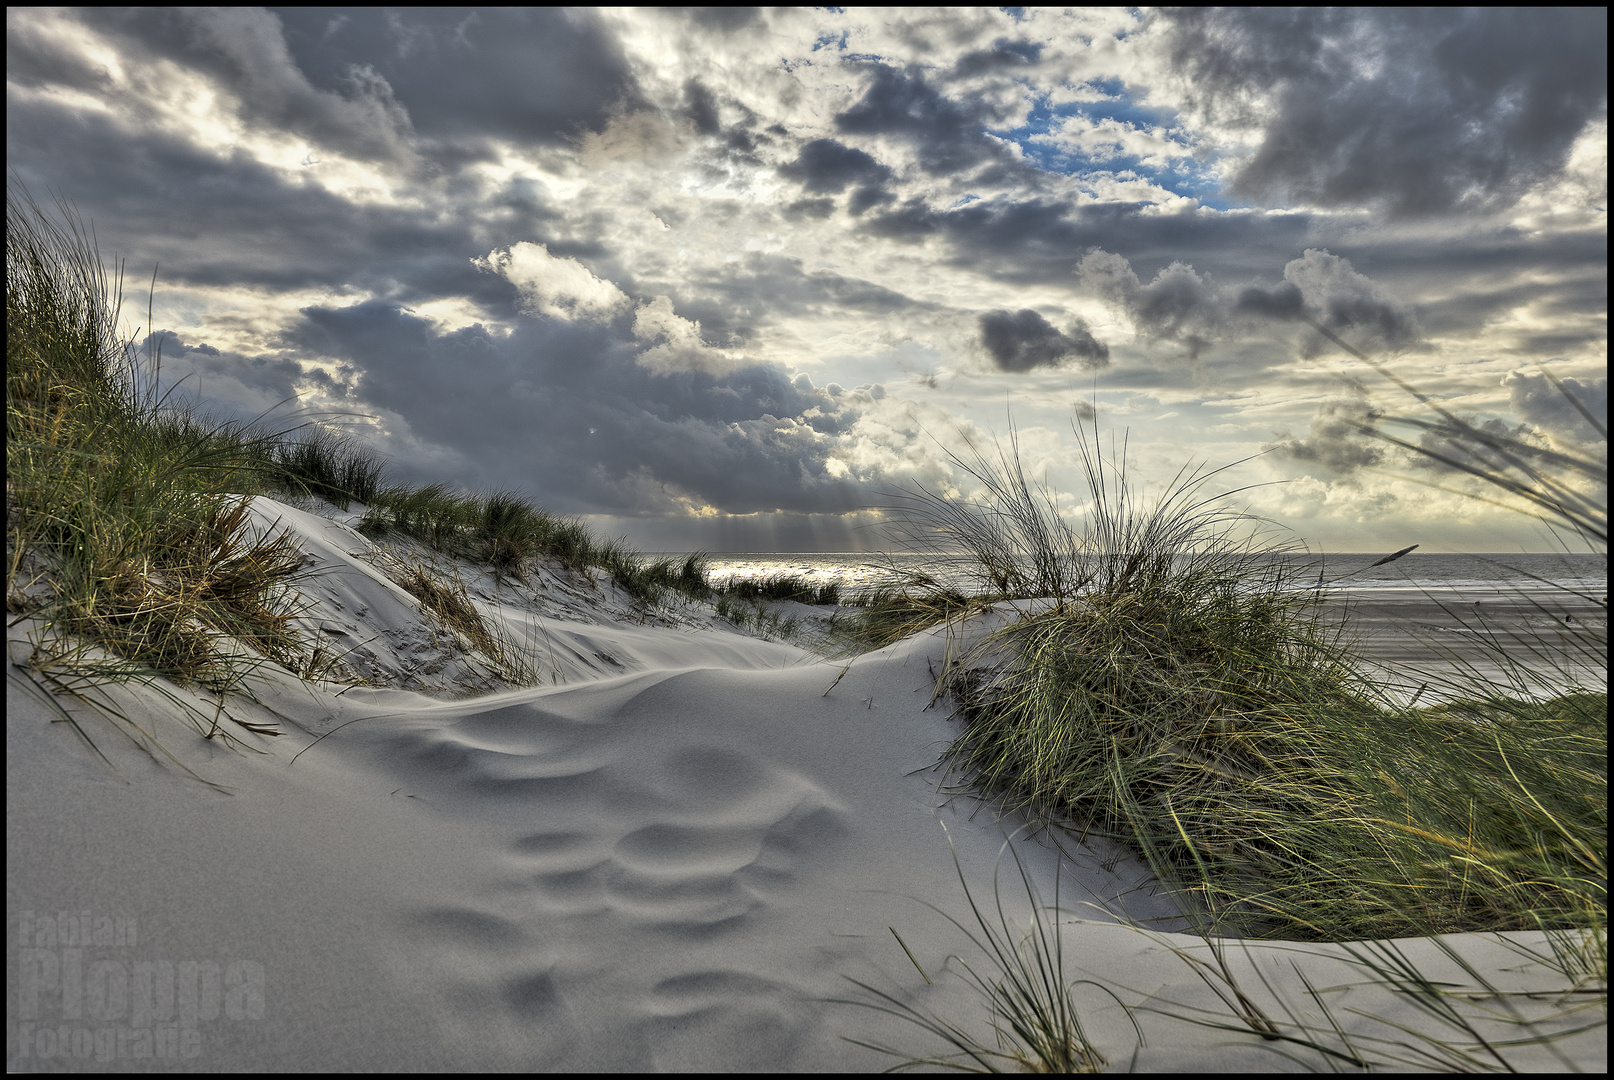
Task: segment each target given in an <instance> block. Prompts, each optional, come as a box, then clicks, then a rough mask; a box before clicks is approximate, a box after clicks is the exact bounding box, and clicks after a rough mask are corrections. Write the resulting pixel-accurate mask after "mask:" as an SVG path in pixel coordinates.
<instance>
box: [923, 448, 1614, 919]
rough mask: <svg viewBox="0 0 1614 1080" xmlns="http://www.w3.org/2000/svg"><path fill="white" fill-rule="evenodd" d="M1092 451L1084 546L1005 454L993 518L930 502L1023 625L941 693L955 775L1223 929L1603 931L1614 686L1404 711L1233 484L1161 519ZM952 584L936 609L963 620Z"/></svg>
mask: <svg viewBox="0 0 1614 1080" xmlns="http://www.w3.org/2000/svg"><path fill="white" fill-rule="evenodd" d="M1080 445H1081V447H1082V454H1083V462H1084V465H1085V471H1086V476H1087V480H1088V486H1089V492H1088V495H1089V499H1088V506H1089V510H1090V525H1089V528H1088V529H1086V530H1085V531H1078V530H1076V529H1075V528H1074V527H1073V526H1072V525H1070V524H1069V523H1068V522H1067V520H1066V519H1065V518H1064V516H1062V515H1061V514H1060V513H1059V510H1058V507H1057V504H1056V501H1055V500H1054V498H1053V496H1052V495H1051V493H1049V492H1047V491H1046V490H1043V489H1039V488H1035V487H1033V486H1032V485H1031V484H1030V483H1029V482H1027V480H1026V479H1025V477H1024V476H1023V474H1022V473H1020V472H1019V469H1018V465H1017V463H1016V462H1014V461H1013V460H1012V459H1011V457H1010V455H1009V454H1004V453H1000V454H999V456H998V458H997V460H995V461H994V460H991V459H989V458H987V457H985V455H981V454H977V455H976V458H975V460H973V461H971V462H960V464H962V465H964V467H965V468H966V469H967V470H968V471H969V472H971V473H972V474H973V475H974V476H976V477H977V478H978V479H980V480H981V481H982V486H983V488H984V489H985V490H986V491H987V492H988V496H989V497H988V500H987V501H986V502H984V503H982V504H976V505H965V504H962V503H959V502H956V501H953V500H946V499H942V498H940V497H938V496H932V495H929V494H928V493H923V492H921V493H920V494H919V495H917V496H915V497H914V498H913V500H912V501H911V503H910V511H911V515H912V520H913V521H915V522H917V523H919V524H922V525H924V526H926V527H927V529H926V531H925V532H924V533H923V535H925V536H928V537H931V538H932V539H933V540H934V542H936V543H937V544H938V545H945V546H946V547H947V548H948V549H949V550H958V549H960V548H962V549H965V550H969V551H972V552H974V553H975V554H976V557H977V559H978V561H979V562H980V564H981V569H982V573H983V574H984V575H985V576H986V577H987V579H988V580H989V581H990V583H991V584H992V585H993V586H995V587H996V588H998V589H1000V590H1001V595H1003V596H1006V597H1007V598H1008V599H1009V600H1011V601H1013V602H1014V606H1015V607H1016V608H1017V609H1019V611H1020V613H1021V617H1020V618H1019V619H1018V620H1017V621H1015V622H1012V623H1010V624H1009V625H1007V626H1005V627H1004V628H1003V629H1001V630H1000V631H998V632H995V633H993V634H991V635H989V636H988V637H987V638H986V639H985V640H984V641H983V642H981V643H980V644H979V645H978V646H976V647H975V648H974V649H972V650H971V651H970V652H969V653H968V654H967V655H965V656H964V657H963V658H962V659H961V660H960V662H959V663H957V664H956V665H954V666H953V667H952V668H951V669H950V670H949V672H948V673H946V674H944V676H943V680H944V684H943V685H944V688H945V689H946V690H948V691H950V692H951V694H952V695H953V698H954V700H955V702H956V703H957V705H958V709H959V715H960V717H961V718H962V719H963V721H964V723H965V729H964V732H963V734H962V735H961V736H960V738H959V739H958V740H957V741H956V742H955V744H954V745H953V747H952V748H951V749H950V751H949V753H948V760H949V762H950V763H951V765H952V766H953V767H954V768H955V769H957V770H958V771H959V773H960V774H961V775H962V776H963V777H965V778H967V780H968V782H969V784H970V787H971V789H972V790H975V791H978V792H982V793H985V794H988V795H991V796H992V797H994V798H996V799H999V800H1001V801H1003V802H1004V803H1005V804H1006V805H1007V806H1008V807H1010V808H1013V809H1019V810H1024V811H1027V812H1029V813H1031V814H1033V815H1034V816H1038V815H1040V816H1041V817H1043V818H1045V819H1047V820H1051V821H1055V822H1058V823H1061V824H1063V825H1065V826H1067V827H1070V828H1073V829H1078V830H1088V831H1096V832H1099V833H1104V834H1108V835H1113V836H1117V837H1120V838H1122V839H1124V840H1126V841H1128V842H1130V843H1131V844H1133V845H1134V846H1135V847H1136V848H1137V849H1138V850H1139V851H1140V852H1141V853H1142V854H1143V855H1144V856H1145V857H1146V858H1147V859H1148V860H1149V862H1150V864H1151V866H1152V868H1153V869H1154V870H1155V872H1156V873H1157V874H1158V875H1159V877H1160V878H1161V879H1162V880H1163V881H1165V882H1167V883H1168V884H1169V885H1171V886H1173V887H1175V888H1176V889H1178V890H1179V891H1180V892H1181V893H1182V894H1183V896H1184V897H1185V899H1186V900H1188V901H1189V902H1190V904H1191V906H1192V907H1193V908H1194V909H1195V910H1197V911H1199V912H1200V913H1201V914H1202V915H1204V916H1205V917H1206V918H1207V919H1208V920H1209V921H1210V925H1215V926H1217V927H1218V928H1220V929H1222V930H1227V931H1237V932H1241V933H1245V934H1257V935H1275V936H1282V937H1290V938H1295V937H1298V938H1309V939H1322V940H1360V939H1364V938H1379V937H1395V936H1404V935H1419V936H1421V935H1425V934H1430V933H1439V932H1447V931H1460V930H1497V929H1534V928H1562V927H1570V926H1583V925H1587V924H1588V922H1587V921H1588V920H1590V919H1594V918H1596V917H1600V911H1601V905H1602V902H1603V896H1604V894H1605V891H1606V870H1605V866H1604V860H1603V856H1602V850H1603V849H1602V843H1603V842H1602V839H1601V838H1602V836H1603V835H1604V829H1605V827H1606V795H1605V791H1606V788H1605V784H1606V745H1607V737H1606V726H1605V722H1604V719H1603V715H1604V709H1605V705H1606V694H1603V693H1599V692H1596V691H1593V690H1587V691H1585V692H1580V693H1572V694H1568V695H1564V696H1560V697H1557V698H1555V699H1553V700H1550V701H1547V702H1544V703H1543V702H1529V701H1523V700H1519V699H1516V698H1511V697H1508V696H1505V695H1501V694H1491V695H1480V696H1471V697H1469V698H1468V699H1466V700H1464V701H1461V702H1455V703H1448V704H1445V705H1441V706H1436V707H1425V708H1421V709H1420V708H1408V707H1404V706H1402V705H1399V704H1397V703H1396V702H1395V701H1393V700H1391V699H1390V698H1389V697H1388V696H1387V695H1384V694H1382V693H1381V692H1380V690H1379V687H1378V685H1377V683H1376V681H1375V680H1374V679H1372V678H1370V677H1368V676H1367V675H1366V674H1365V673H1364V672H1363V671H1362V670H1361V669H1359V667H1358V666H1357V664H1356V662H1355V661H1354V660H1353V658H1352V656H1351V654H1350V651H1349V648H1348V642H1346V641H1344V640H1342V639H1341V637H1340V636H1339V633H1338V627H1337V626H1331V625H1330V624H1329V623H1328V622H1326V621H1325V620H1324V618H1323V617H1322V612H1323V606H1322V604H1323V599H1324V596H1323V591H1322V590H1319V589H1315V588H1307V587H1306V586H1307V584H1308V583H1307V582H1305V581H1302V580H1300V579H1299V577H1298V571H1297V570H1296V569H1294V567H1295V566H1296V562H1295V561H1293V560H1289V559H1285V558H1284V557H1282V556H1283V555H1284V551H1283V550H1281V549H1276V548H1274V547H1272V546H1270V545H1266V544H1263V543H1262V542H1260V540H1259V538H1258V536H1256V535H1255V534H1253V533H1250V532H1249V530H1248V529H1247V528H1246V526H1248V525H1249V524H1250V522H1249V521H1248V520H1247V519H1245V518H1244V517H1243V515H1241V514H1238V513H1236V512H1232V511H1229V510H1227V509H1225V508H1224V498H1223V496H1220V495H1218V496H1214V497H1209V496H1205V495H1204V494H1203V486H1204V484H1205V483H1206V481H1207V480H1209V479H1210V478H1211V477H1212V476H1213V475H1214V473H1205V472H1196V473H1192V474H1188V473H1184V474H1179V476H1178V478H1177V480H1176V482H1175V483H1174V484H1173V485H1171V486H1170V488H1169V489H1168V490H1167V492H1166V494H1165V495H1164V496H1163V497H1162V498H1161V499H1159V500H1158V501H1156V502H1154V503H1152V504H1150V505H1141V504H1140V501H1139V500H1138V498H1137V496H1136V495H1135V493H1134V492H1133V491H1132V490H1131V488H1130V487H1129V485H1128V482H1127V477H1126V473H1125V468H1124V461H1123V462H1121V463H1116V464H1112V463H1111V462H1108V461H1106V460H1105V459H1104V458H1103V455H1102V454H1101V453H1100V451H1099V448H1098V447H1097V445H1096V444H1092V445H1090V444H1089V443H1088V442H1087V440H1086V439H1085V438H1083V439H1082V441H1081V444H1080ZM934 592H935V595H936V596H937V599H936V602H935V603H934V604H933V605H932V610H931V612H930V613H931V614H936V615H942V614H946V613H949V612H951V611H954V610H959V608H958V605H956V604H954V603H952V602H951V598H949V597H947V595H946V594H945V593H944V592H943V591H941V590H939V589H938V590H935V591H934ZM1039 594H1040V596H1041V599H1040V600H1036V601H1033V602H1029V603H1022V602H1020V601H1019V600H1016V599H1015V598H1016V596H1019V597H1029V596H1037V595H1039ZM957 599H962V598H961V597H959V598H957ZM912 601H913V597H911V596H910V597H908V598H907V599H906V600H905V604H906V605H907V610H908V611H909V612H912V611H914V610H915V608H916V605H914V604H913V602H912Z"/></svg>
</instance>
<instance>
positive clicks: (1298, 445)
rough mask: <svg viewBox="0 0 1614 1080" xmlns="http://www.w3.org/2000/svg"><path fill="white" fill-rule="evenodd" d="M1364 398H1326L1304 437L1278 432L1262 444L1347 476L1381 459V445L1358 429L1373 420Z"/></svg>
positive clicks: (1356, 394) (1371, 465)
mask: <svg viewBox="0 0 1614 1080" xmlns="http://www.w3.org/2000/svg"><path fill="white" fill-rule="evenodd" d="M1373 415H1374V414H1373V412H1372V410H1371V409H1370V408H1369V407H1368V404H1367V397H1366V395H1365V394H1363V393H1362V392H1360V390H1358V392H1357V393H1355V394H1352V395H1349V396H1344V397H1336V398H1330V399H1329V400H1327V401H1324V402H1323V403H1322V404H1321V405H1319V406H1318V407H1317V411H1316V413H1315V414H1314V415H1313V417H1312V420H1311V429H1310V431H1308V432H1307V434H1306V436H1305V437H1304V438H1295V437H1294V436H1292V435H1288V434H1280V435H1279V437H1278V439H1277V441H1276V442H1271V443H1268V444H1266V446H1264V447H1262V449H1263V450H1267V451H1276V452H1277V453H1278V454H1279V455H1280V456H1281V457H1286V458H1289V459H1290V460H1292V461H1301V462H1305V463H1307V464H1315V465H1320V466H1322V467H1323V468H1324V469H1327V470H1329V471H1330V472H1334V473H1339V474H1341V475H1349V474H1350V473H1353V472H1355V471H1356V470H1357V469H1365V468H1371V467H1373V466H1375V465H1378V464H1380V463H1381V462H1382V461H1383V460H1384V444H1383V443H1380V442H1377V441H1375V440H1374V439H1373V437H1372V436H1371V435H1368V434H1367V433H1366V432H1364V431H1363V430H1362V428H1363V425H1365V424H1367V423H1368V422H1369V421H1370V420H1371V419H1373Z"/></svg>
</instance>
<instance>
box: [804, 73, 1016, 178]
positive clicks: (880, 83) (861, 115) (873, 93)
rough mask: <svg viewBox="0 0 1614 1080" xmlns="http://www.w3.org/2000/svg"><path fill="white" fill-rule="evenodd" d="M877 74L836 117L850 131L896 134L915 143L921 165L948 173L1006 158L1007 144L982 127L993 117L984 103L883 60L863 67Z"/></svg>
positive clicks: (932, 171)
mask: <svg viewBox="0 0 1614 1080" xmlns="http://www.w3.org/2000/svg"><path fill="white" fill-rule="evenodd" d="M863 66H864V67H866V68H867V70H868V71H869V72H870V74H871V76H872V77H871V79H870V81H869V86H868V89H867V90H865V91H864V93H863V97H862V99H861V100H859V101H858V103H857V104H856V105H853V106H852V107H851V108H849V109H847V110H846V111H845V112H842V113H839V114H838V115H837V116H836V117H835V127H836V128H837V129H838V130H839V131H841V132H842V133H843V134H847V135H895V136H898V137H900V138H905V139H907V140H909V141H911V142H912V143H913V145H914V148H915V150H916V151H917V152H918V154H919V164H920V166H921V167H922V168H923V169H924V170H925V171H926V172H928V173H930V174H932V175H944V174H947V173H953V172H957V171H959V170H960V169H966V168H969V167H971V166H973V165H978V164H981V163H982V162H985V161H990V160H993V159H996V158H999V157H1001V156H1002V155H1003V154H1004V151H1003V150H1002V148H1001V147H1000V146H999V145H998V144H997V143H995V142H993V141H992V140H991V139H990V138H988V137H987V136H986V134H985V133H984V132H983V131H982V128H983V127H984V126H986V125H987V124H988V123H989V122H990V121H991V119H992V116H991V115H990V113H989V110H988V109H987V108H986V106H985V105H984V104H981V103H979V102H977V103H974V104H968V105H966V104H961V103H959V102H955V101H953V100H951V99H950V98H948V97H947V96H946V95H945V94H943V93H942V92H941V91H940V90H938V89H936V88H935V87H933V86H931V85H930V84H929V83H928V82H927V81H926V80H925V77H924V76H923V75H922V74H909V73H908V72H906V71H902V70H899V69H898V68H895V67H891V66H889V65H887V64H881V63H867V64H865V65H863Z"/></svg>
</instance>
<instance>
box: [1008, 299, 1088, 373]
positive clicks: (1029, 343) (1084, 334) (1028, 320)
mask: <svg viewBox="0 0 1614 1080" xmlns="http://www.w3.org/2000/svg"><path fill="white" fill-rule="evenodd" d="M980 327H981V345H982V347H983V348H985V349H986V352H987V355H988V356H990V357H991V358H992V362H993V363H994V364H996V365H997V366H998V368H999V369H1000V370H1003V371H1016V372H1020V371H1030V370H1031V369H1033V368H1039V367H1058V366H1059V365H1061V364H1063V363H1064V362H1065V361H1067V360H1074V361H1075V362H1076V363H1077V364H1079V365H1080V366H1082V367H1087V368H1100V367H1106V366H1108V365H1109V362H1110V349H1109V346H1107V345H1105V344H1104V343H1103V342H1102V341H1099V340H1098V339H1097V338H1095V337H1094V336H1093V335H1092V333H1091V331H1089V330H1088V328H1087V324H1086V323H1085V322H1084V321H1082V320H1081V319H1080V318H1077V319H1076V320H1075V321H1074V322H1073V323H1072V325H1071V327H1070V330H1069V331H1068V332H1063V333H1062V332H1061V331H1059V330H1058V329H1056V328H1055V327H1054V325H1053V324H1052V323H1050V322H1049V321H1048V320H1047V319H1045V318H1043V317H1042V316H1041V315H1040V314H1038V313H1037V312H1035V311H1033V310H1031V309H1030V308H1022V309H1020V310H1019V311H1014V312H1011V311H1003V310H999V311H988V312H986V313H985V314H983V315H982V316H981V318H980Z"/></svg>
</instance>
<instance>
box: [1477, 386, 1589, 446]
mask: <svg viewBox="0 0 1614 1080" xmlns="http://www.w3.org/2000/svg"><path fill="white" fill-rule="evenodd" d="M1502 385H1503V386H1505V387H1507V388H1508V401H1509V403H1510V404H1511V405H1512V406H1513V411H1514V412H1516V413H1518V414H1519V416H1520V417H1521V418H1523V419H1524V420H1525V421H1526V422H1528V423H1530V424H1533V425H1535V426H1536V427H1538V428H1540V429H1541V430H1543V431H1545V432H1547V433H1548V434H1550V435H1553V436H1554V437H1556V438H1558V439H1564V440H1568V441H1570V442H1575V443H1591V442H1606V441H1607V439H1608V378H1607V377H1606V376H1605V377H1602V378H1597V379H1589V380H1587V381H1585V382H1582V381H1581V380H1579V379H1576V378H1566V379H1560V380H1558V385H1557V386H1554V385H1553V382H1552V380H1551V379H1549V378H1547V376H1546V375H1545V374H1544V373H1542V372H1539V371H1537V372H1525V371H1514V372H1510V373H1509V374H1508V376H1507V377H1506V378H1504V379H1503V380H1502ZM1577 404H1578V406H1579V407H1578V408H1577ZM1582 410H1585V411H1584V412H1583V411H1582ZM1588 413H1589V414H1590V419H1588V417H1587V414H1588Z"/></svg>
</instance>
